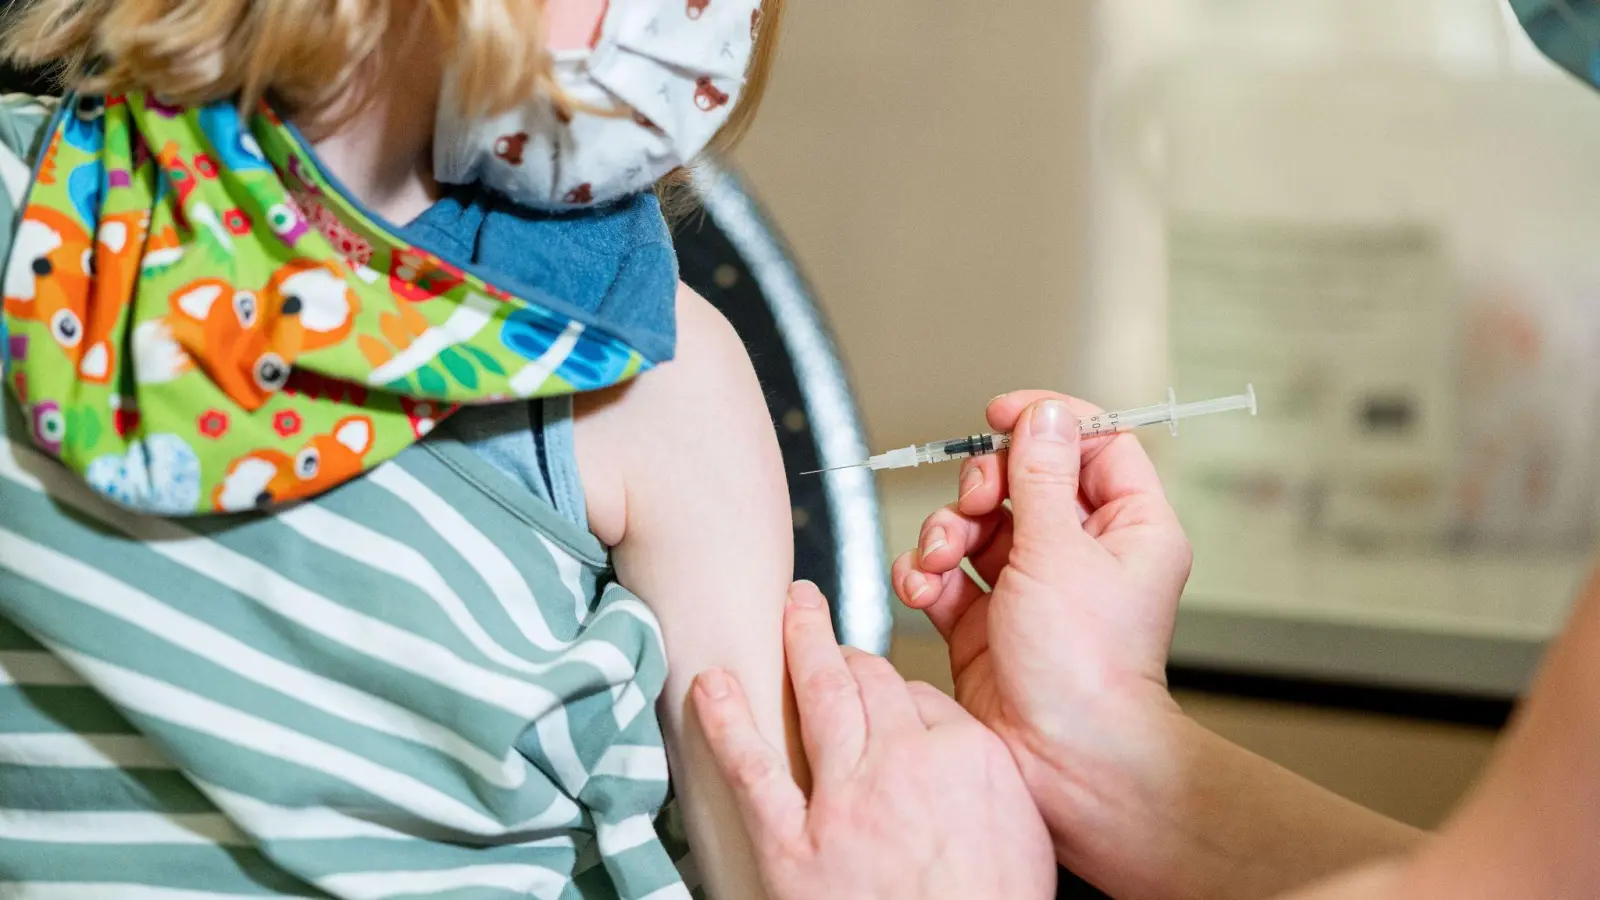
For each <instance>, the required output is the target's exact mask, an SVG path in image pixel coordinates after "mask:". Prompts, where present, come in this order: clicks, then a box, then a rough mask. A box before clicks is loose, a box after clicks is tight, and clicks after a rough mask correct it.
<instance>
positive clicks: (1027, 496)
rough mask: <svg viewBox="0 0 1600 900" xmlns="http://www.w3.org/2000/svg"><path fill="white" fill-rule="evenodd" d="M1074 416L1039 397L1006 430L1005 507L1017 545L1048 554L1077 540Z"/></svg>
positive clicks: (1064, 406)
mask: <svg viewBox="0 0 1600 900" xmlns="http://www.w3.org/2000/svg"><path fill="white" fill-rule="evenodd" d="M1081 459H1082V458H1081V456H1080V448H1079V445H1078V417H1077V416H1075V415H1073V413H1072V408H1071V407H1069V406H1068V405H1067V404H1066V403H1064V402H1062V401H1060V400H1040V401H1039V402H1037V403H1035V404H1033V405H1032V406H1029V407H1028V408H1027V409H1026V410H1024V411H1023V413H1022V416H1021V417H1020V418H1019V419H1018V420H1017V424H1016V427H1015V428H1013V429H1012V431H1011V452H1010V466H1009V469H1008V471H1007V478H1008V480H1009V482H1010V493H1011V512H1012V516H1013V517H1014V519H1015V525H1016V532H1015V533H1016V538H1015V540H1016V544H1017V549H1018V550H1024V549H1032V548H1038V550H1040V551H1041V552H1045V553H1049V552H1051V549H1052V548H1059V547H1060V546H1061V545H1063V544H1066V543H1067V542H1069V541H1072V540H1076V539H1081V537H1082V536H1083V523H1082V520H1081V519H1079V517H1078V472H1079V468H1080V465H1081Z"/></svg>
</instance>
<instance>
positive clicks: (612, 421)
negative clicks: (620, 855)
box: [577, 288, 803, 898]
mask: <svg viewBox="0 0 1600 900" xmlns="http://www.w3.org/2000/svg"><path fill="white" fill-rule="evenodd" d="M677 307H678V333H679V345H678V353H677V358H676V359H675V360H674V361H673V362H671V363H668V364H666V365H664V366H662V367H660V368H659V369H658V370H656V371H654V372H651V373H649V374H647V375H645V376H644V377H642V378H640V379H638V380H637V382H636V383H634V384H632V385H629V386H627V387H625V388H621V389H617V390H614V391H610V392H605V393H604V394H602V395H596V396H595V397H589V398H584V400H583V402H581V403H580V404H579V424H578V438H577V440H578V457H579V464H580V467H581V468H582V472H583V478H584V484H585V488H586V491H587V492H588V494H589V508H590V520H591V527H593V528H594V530H595V533H596V534H598V535H600V536H601V538H603V539H605V540H606V541H607V542H608V543H612V544H614V545H615V557H614V558H615V562H616V566H617V576H618V579H619V580H620V581H621V582H622V583H623V584H624V585H625V586H626V587H628V588H629V589H630V590H632V591H634V592H635V593H637V594H638V595H639V596H640V597H641V598H643V599H644V600H645V601H646V602H648V603H649V604H650V606H651V607H652V608H653V609H654V610H655V612H656V614H657V616H658V617H659V618H660V620H661V624H662V629H663V631H664V633H665V638H666V645H667V655H668V660H669V664H670V667H671V672H670V676H669V678H668V681H667V687H666V691H665V693H664V694H663V697H662V710H661V712H662V722H663V726H664V727H665V729H666V733H667V745H668V749H669V754H670V757H671V758H672V762H673V774H674V776H675V779H676V790H677V795H678V796H679V797H680V798H681V800H682V802H683V808H684V813H685V816H686V819H687V822H688V826H689V832H690V837H691V840H692V841H693V843H694V846H695V853H696V856H697V859H698V862H699V865H700V869H701V872H702V873H703V874H704V875H705V878H706V884H707V887H708V888H709V889H710V890H711V893H712V895H713V896H714V897H722V898H734V897H738V898H743V897H759V896H760V895H761V892H760V888H759V883H758V882H757V881H756V873H755V869H754V866H753V863H752V862H751V855H750V851H749V847H748V845H747V843H746V839H745V836H744V834H743V831H742V828H741V827H740V825H739V820H738V815H737V810H736V808H735V807H734V805H733V801H732V798H731V796H730V795H729V794H728V793H727V790H726V787H725V785H723V784H722V782H721V779H720V778H719V776H718V775H717V773H716V770H715V768H714V767H713V766H712V764H711V760H710V756H709V752H708V751H707V750H706V748H705V744H704V740H703V738H702V736H701V735H700V733H699V728H698V726H697V725H696V724H695V722H694V719H693V716H692V715H691V714H690V713H689V710H688V708H687V704H688V700H687V693H688V689H689V685H690V683H691V682H692V680H693V679H694V676H695V675H696V674H697V673H699V672H701V671H703V670H705V669H707V668H710V667H713V666H719V667H722V668H725V669H727V670H728V671H730V672H732V673H734V674H735V675H737V677H738V678H739V680H740V682H741V683H742V684H743V685H744V687H745V690H746V691H747V692H748V694H749V696H750V700H751V704H752V707H753V710H754V713H755V716H756V720H757V723H758V724H759V726H760V727H761V729H762V730H763V731H764V732H765V733H766V735H767V738H768V739H769V740H770V741H771V742H772V743H773V744H774V745H775V746H784V745H785V744H788V745H789V747H790V748H791V757H792V758H795V759H797V760H798V753H797V752H796V751H795V749H794V748H795V747H796V746H797V744H798V741H797V739H795V738H794V734H793V733H794V729H793V727H792V725H791V724H789V721H788V720H790V719H791V718H792V717H791V716H789V715H788V714H787V713H786V707H787V703H786V700H785V696H786V688H785V680H784V664H783V644H782V618H783V604H784V600H785V597H786V594H787V589H788V586H789V582H790V579H791V578H792V576H793V570H794V558H793V554H794V543H793V532H792V530H791V529H792V526H791V518H790V507H789V494H788V486H787V481H786V479H785V476H784V472H783V467H782V458H781V456H780V454H779V451H778V444H777V437H776V435H775V433H774V431H773V428H772V423H771V419H770V417H769V415H768V412H767V407H766V403H765V400H764V398H763V396H762V392H761V388H760V385H759V384H758V383H757V382H756V378H755V373H754V371H753V369H752V368H751V365H750V360H749V357H748V355H747V354H746V352H745V348H744V345H743V343H742V342H741V341H740V340H739V338H738V336H737V335H736V334H735V333H734V332H733V329H732V328H731V327H730V326H729V325H728V323H727V321H726V320H725V319H723V318H722V316H721V315H720V314H719V313H718V312H717V311H716V310H715V309H713V308H712V307H711V306H710V305H709V304H708V303H706V301H705V300H703V299H701V298H700V297H698V296H696V295H694V293H693V292H691V291H689V290H688V289H687V288H680V290H679V295H678V304H677ZM802 778H803V775H802Z"/></svg>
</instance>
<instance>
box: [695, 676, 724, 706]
mask: <svg viewBox="0 0 1600 900" xmlns="http://www.w3.org/2000/svg"><path fill="white" fill-rule="evenodd" d="M697 680H698V681H699V682H700V690H702V691H704V692H705V695H706V696H707V697H710V698H711V699H713V700H721V699H722V698H724V697H726V696H728V673H727V672H724V671H722V670H721V669H707V670H705V671H704V672H701V673H700V678H699V679H697Z"/></svg>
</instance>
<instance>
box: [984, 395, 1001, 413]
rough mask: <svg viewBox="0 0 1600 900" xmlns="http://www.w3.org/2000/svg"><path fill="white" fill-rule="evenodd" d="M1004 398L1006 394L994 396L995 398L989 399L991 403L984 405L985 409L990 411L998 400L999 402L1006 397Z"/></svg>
mask: <svg viewBox="0 0 1600 900" xmlns="http://www.w3.org/2000/svg"><path fill="white" fill-rule="evenodd" d="M1004 396H1005V394H995V395H994V396H993V397H990V398H989V402H988V403H985V404H984V405H983V408H984V409H988V408H989V407H991V406H993V405H994V402H995V401H996V400H999V399H1000V398H1001V397H1004Z"/></svg>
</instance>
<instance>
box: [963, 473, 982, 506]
mask: <svg viewBox="0 0 1600 900" xmlns="http://www.w3.org/2000/svg"><path fill="white" fill-rule="evenodd" d="M981 487H983V468H982V467H980V466H969V467H968V468H967V473H966V474H965V475H962V476H961V499H962V500H965V499H967V495H968V494H970V493H972V492H973V491H975V490H977V489H978V488H981Z"/></svg>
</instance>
